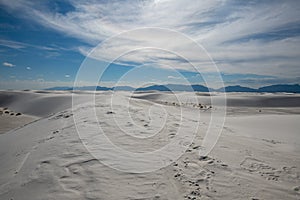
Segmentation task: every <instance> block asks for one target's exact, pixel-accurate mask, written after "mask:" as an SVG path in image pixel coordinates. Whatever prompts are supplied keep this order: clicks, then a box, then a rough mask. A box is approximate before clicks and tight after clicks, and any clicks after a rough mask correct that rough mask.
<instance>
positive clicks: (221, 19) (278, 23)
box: [0, 0, 300, 77]
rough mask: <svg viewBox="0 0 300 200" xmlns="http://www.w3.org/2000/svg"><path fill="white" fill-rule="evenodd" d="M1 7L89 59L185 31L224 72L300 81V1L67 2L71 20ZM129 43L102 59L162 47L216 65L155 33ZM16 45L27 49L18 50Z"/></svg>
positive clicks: (135, 59)
mask: <svg viewBox="0 0 300 200" xmlns="http://www.w3.org/2000/svg"><path fill="white" fill-rule="evenodd" d="M47 3H49V2H47ZM50 3H51V2H50ZM0 4H2V6H5V7H6V8H7V9H8V10H10V11H11V12H14V13H18V15H20V16H21V17H24V18H27V19H29V20H32V21H34V22H36V23H38V24H40V25H42V26H44V27H47V28H49V29H52V30H56V31H58V32H61V33H64V34H66V35H69V36H71V37H74V38H78V39H80V40H82V41H85V42H86V43H87V46H82V47H79V48H78V50H79V51H80V52H81V53H82V54H84V55H88V50H89V49H90V47H91V46H93V45H97V44H98V43H99V42H101V41H103V40H105V39H107V38H108V37H110V36H112V35H115V34H119V33H120V32H123V31H126V30H130V29H134V28H139V27H162V28H169V29H172V30H176V31H180V32H182V33H184V34H186V35H187V36H189V37H191V38H192V39H194V40H195V41H197V42H198V43H200V44H202V45H203V46H204V47H205V49H206V50H207V51H208V52H209V54H210V55H211V56H212V58H213V59H214V60H215V61H216V63H217V65H218V67H219V68H220V70H221V71H222V72H227V73H233V72H234V73H255V74H264V75H268V74H270V75H275V76H280V77H289V76H300V71H299V66H298V65H299V64H298V63H300V49H299V46H300V33H299V32H300V28H299V27H300V14H299V10H300V3H299V2H298V1H276V0H275V1H225V0H214V1H208V0H207V1H206V0H204V1H196V2H195V1H192V2H187V1H185V0H178V1H169V0H163V1H157V0H156V1H101V2H98V1H95V0H89V1H83V0H79V1H64V4H65V6H66V5H69V6H68V7H70V9H69V10H67V11H65V12H61V11H60V9H59V8H56V9H52V10H50V9H49V8H48V7H47V6H45V3H42V2H40V3H36V2H32V1H21V0H15V1H4V0H0ZM71 8H72V9H71ZM16 11H18V12H16ZM123 39H124V40H118V41H115V42H112V43H110V44H107V46H104V47H103V48H102V49H99V52H98V53H99V55H101V56H100V57H99V58H100V59H105V58H106V59H110V58H112V57H115V56H116V55H119V52H122V48H123V49H124V48H125V49H127V48H132V49H135V48H138V47H140V46H142V45H148V46H151V45H153V43H154V44H155V42H158V43H160V44H161V46H164V47H165V48H166V49H178V48H181V49H183V52H185V54H188V55H189V58H191V59H192V60H193V62H194V63H196V64H197V65H198V66H201V69H203V70H204V71H209V70H210V68H211V66H210V64H209V62H210V61H209V60H207V59H206V58H204V57H201V55H199V54H197V52H193V51H192V50H191V49H190V48H189V45H185V44H182V41H178V40H172V38H171V39H170V38H168V37H165V36H163V35H155V34H153V33H151V32H143V34H140V35H131V36H128V35H127V37H124V38H123ZM0 43H1V41H0ZM3 44H4V43H3ZM8 45H10V46H11V47H14V48H24V45H22V44H18V43H16V44H14V43H6V46H8ZM118 61H119V62H120V63H123V64H126V63H128V62H130V63H147V62H156V63H159V67H165V66H173V67H174V68H177V69H182V70H192V68H191V66H190V65H189V63H186V62H182V59H180V58H178V56H176V55H172V54H170V53H166V52H163V51H152V52H151V53H149V52H145V51H141V52H138V53H131V54H128V55H126V56H123V57H122V58H120V59H119V60H118Z"/></svg>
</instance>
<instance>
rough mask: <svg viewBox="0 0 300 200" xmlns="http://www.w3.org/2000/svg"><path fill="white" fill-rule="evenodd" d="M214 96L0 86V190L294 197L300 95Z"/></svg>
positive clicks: (298, 186) (29, 195)
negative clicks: (67, 90)
mask: <svg viewBox="0 0 300 200" xmlns="http://www.w3.org/2000/svg"><path fill="white" fill-rule="evenodd" d="M91 96H92V97H93V98H91ZM72 97H73V98H72ZM224 98H225V96H224V94H219V93H214V94H210V95H209V94H205V93H196V94H195V93H188V92H181V93H180V92H178V93H175V94H173V93H168V92H151V91H150V92H140V93H134V94H131V93H130V92H111V91H107V92H100V91H99V92H96V93H91V92H77V93H72V92H63V91H1V92H0V107H1V109H0V124H1V125H0V127H1V128H0V133H1V134H0V160H1V162H0V199H3V200H4V199H7V200H11V199H14V200H17V199H31V200H33V199H72V200H73V199H104V200H108V199H109V200H110V199H112V200H114V199H116V200H117V199H118V200H120V199H195V200H196V199H230V200H232V199H253V200H254V199H300V156H299V155H300V132H299V130H300V123H299V122H300V101H299V100H300V95H295V94H256V93H253V94H246V93H231V94H227V97H226V98H227V103H226V105H227V107H224V105H223V103H224V102H223V100H224ZM212 99H213V100H212ZM199 103H200V104H201V105H200V104H199ZM210 106H211V107H210ZM6 111H7V112H6ZM12 113H13V114H12ZM17 113H19V114H18V115H17ZM223 122H224V123H223ZM219 133H220V135H219ZM207 138H209V140H206V139H207ZM107 141H110V142H111V143H108V142H107ZM112 144H113V145H112ZM169 144H171V145H169ZM206 146H207V148H206ZM164 147H168V148H165V149H164ZM210 147H211V148H212V147H213V148H212V149H211V148H210ZM206 150H207V153H208V154H207V155H206V154H205V155H203V154H202V153H203V152H205V151H206ZM149 152H150V153H149Z"/></svg>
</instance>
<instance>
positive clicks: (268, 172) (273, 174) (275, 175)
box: [240, 157, 282, 181]
mask: <svg viewBox="0 0 300 200" xmlns="http://www.w3.org/2000/svg"><path fill="white" fill-rule="evenodd" d="M240 166H241V167H242V168H243V169H245V170H247V171H248V172H250V173H257V174H259V175H260V176H262V177H264V178H266V179H267V180H272V181H278V179H279V178H280V175H281V172H282V171H281V170H277V169H276V168H274V167H271V166H269V165H268V164H267V163H265V162H263V161H261V160H258V159H255V158H251V157H247V158H245V159H244V160H243V161H242V163H241V164H240Z"/></svg>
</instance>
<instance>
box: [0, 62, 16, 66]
mask: <svg viewBox="0 0 300 200" xmlns="http://www.w3.org/2000/svg"><path fill="white" fill-rule="evenodd" d="M2 65H3V66H5V67H14V66H16V65H14V64H12V63H9V62H4V63H2Z"/></svg>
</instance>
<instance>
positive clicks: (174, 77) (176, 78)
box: [168, 76, 182, 80]
mask: <svg viewBox="0 0 300 200" xmlns="http://www.w3.org/2000/svg"><path fill="white" fill-rule="evenodd" d="M168 79H175V80H179V79H182V78H181V77H178V76H168Z"/></svg>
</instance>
